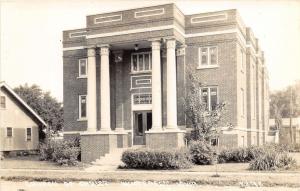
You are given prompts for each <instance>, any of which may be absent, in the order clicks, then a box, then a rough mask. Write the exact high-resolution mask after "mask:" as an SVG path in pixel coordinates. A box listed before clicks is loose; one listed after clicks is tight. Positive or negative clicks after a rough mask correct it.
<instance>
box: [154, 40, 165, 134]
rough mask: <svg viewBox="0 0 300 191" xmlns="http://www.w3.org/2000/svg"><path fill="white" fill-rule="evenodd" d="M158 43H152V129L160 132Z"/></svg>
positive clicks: (160, 105) (160, 106)
mask: <svg viewBox="0 0 300 191" xmlns="http://www.w3.org/2000/svg"><path fill="white" fill-rule="evenodd" d="M160 59H161V58H160V41H158V40H157V41H152V128H151V131H162V109H161V108H162V104H161V63H160Z"/></svg>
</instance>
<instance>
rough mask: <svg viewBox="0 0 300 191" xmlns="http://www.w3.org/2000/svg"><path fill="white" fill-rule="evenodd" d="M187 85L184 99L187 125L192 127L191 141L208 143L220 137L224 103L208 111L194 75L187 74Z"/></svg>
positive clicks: (198, 80) (196, 77)
mask: <svg viewBox="0 0 300 191" xmlns="http://www.w3.org/2000/svg"><path fill="white" fill-rule="evenodd" d="M188 78H189V85H188V86H187V88H188V89H187V95H186V98H185V108H186V116H187V120H188V123H189V124H190V125H191V126H192V128H193V130H192V132H191V139H192V140H201V141H210V140H211V139H212V138H218V137H219V135H220V132H221V130H220V127H219V126H220V124H219V123H220V121H221V119H222V116H223V114H224V112H225V103H220V104H218V105H217V107H216V108H215V109H214V110H208V109H207V105H206V104H205V103H204V101H203V100H202V97H201V94H200V87H201V82H200V79H199V78H198V76H197V75H196V74H195V73H192V72H190V73H189V76H188Z"/></svg>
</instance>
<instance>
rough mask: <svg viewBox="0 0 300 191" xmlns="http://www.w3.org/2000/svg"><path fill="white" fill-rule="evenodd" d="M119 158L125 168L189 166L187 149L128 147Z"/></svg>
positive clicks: (179, 167) (176, 167)
mask: <svg viewBox="0 0 300 191" xmlns="http://www.w3.org/2000/svg"><path fill="white" fill-rule="evenodd" d="M121 160H122V162H123V163H124V164H125V168H134V169H181V168H190V167H191V161H190V156H189V152H188V150H187V149H174V150H152V149H129V150H126V151H124V152H123V154H122V159H121Z"/></svg>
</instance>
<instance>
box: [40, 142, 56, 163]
mask: <svg viewBox="0 0 300 191" xmlns="http://www.w3.org/2000/svg"><path fill="white" fill-rule="evenodd" d="M53 151H54V149H53V147H52V144H51V143H40V144H39V154H40V160H51V159H52V153H53Z"/></svg>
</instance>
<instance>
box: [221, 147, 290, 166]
mask: <svg viewBox="0 0 300 191" xmlns="http://www.w3.org/2000/svg"><path fill="white" fill-rule="evenodd" d="M285 151H287V149H286V148H285V146H283V145H278V144H267V145H264V146H250V147H242V148H231V149H229V148H226V149H222V150H221V151H220V153H219V156H218V162H219V163H229V162H237V163H244V162H250V161H251V160H253V159H256V158H257V157H259V156H261V155H263V154H264V153H265V152H277V153H284V152H285Z"/></svg>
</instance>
